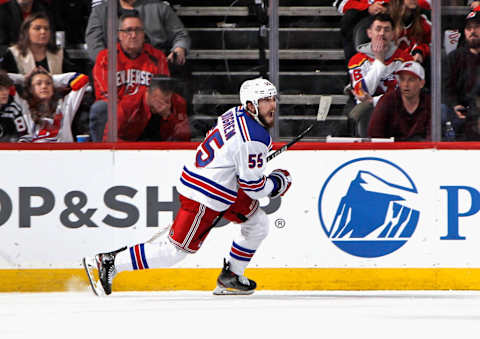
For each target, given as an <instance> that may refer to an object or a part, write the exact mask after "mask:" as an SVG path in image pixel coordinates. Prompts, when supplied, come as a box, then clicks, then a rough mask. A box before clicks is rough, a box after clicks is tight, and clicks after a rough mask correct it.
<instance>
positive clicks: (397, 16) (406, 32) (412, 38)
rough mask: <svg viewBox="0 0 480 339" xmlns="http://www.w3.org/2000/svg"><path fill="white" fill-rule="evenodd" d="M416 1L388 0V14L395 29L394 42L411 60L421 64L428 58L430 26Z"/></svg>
mask: <svg viewBox="0 0 480 339" xmlns="http://www.w3.org/2000/svg"><path fill="white" fill-rule="evenodd" d="M423 11H424V10H422V9H421V7H420V6H419V5H418V0H390V2H389V4H388V12H389V14H390V16H391V17H392V19H393V22H394V27H395V40H396V41H397V45H398V47H399V48H400V49H403V50H406V51H407V52H408V53H410V54H411V55H412V56H413V60H415V61H417V62H419V63H421V64H423V63H424V61H426V60H427V58H428V57H429V56H430V46H429V44H430V42H431V39H432V38H431V32H432V24H431V22H430V21H429V20H428V18H427V15H426V14H425V13H424V12H423Z"/></svg>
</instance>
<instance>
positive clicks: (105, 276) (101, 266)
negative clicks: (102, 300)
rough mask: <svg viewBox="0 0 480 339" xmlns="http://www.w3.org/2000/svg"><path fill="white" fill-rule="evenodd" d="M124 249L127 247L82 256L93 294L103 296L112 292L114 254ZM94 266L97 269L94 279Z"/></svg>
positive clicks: (115, 272) (114, 271)
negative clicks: (88, 256) (96, 276)
mask: <svg viewBox="0 0 480 339" xmlns="http://www.w3.org/2000/svg"><path fill="white" fill-rule="evenodd" d="M126 249H127V247H122V248H120V249H118V250H116V251H113V252H108V253H99V254H97V255H95V257H94V258H83V260H82V261H83V267H84V268H85V272H86V273H87V276H88V280H89V281H90V286H91V287H92V291H93V293H95V295H97V296H103V295H109V294H111V293H112V282H113V278H114V277H115V275H116V274H117V270H116V269H115V256H116V255H117V254H118V253H119V252H122V251H124V250H126ZM95 268H96V269H97V270H98V280H95V277H94V275H93V270H94V269H95Z"/></svg>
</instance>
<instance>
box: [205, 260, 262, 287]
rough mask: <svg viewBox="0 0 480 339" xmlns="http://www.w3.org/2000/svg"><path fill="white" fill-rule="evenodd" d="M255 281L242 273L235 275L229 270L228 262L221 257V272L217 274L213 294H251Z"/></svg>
mask: <svg viewBox="0 0 480 339" xmlns="http://www.w3.org/2000/svg"><path fill="white" fill-rule="evenodd" d="M256 287H257V283H256V282H255V281H253V280H250V279H248V278H246V277H245V276H243V275H241V276H240V275H236V274H235V273H233V272H232V271H231V270H230V264H229V263H228V262H227V261H226V260H225V259H223V269H222V273H220V275H219V276H218V279H217V287H216V288H215V290H214V291H213V294H215V295H248V294H253V292H254V291H255V288H256Z"/></svg>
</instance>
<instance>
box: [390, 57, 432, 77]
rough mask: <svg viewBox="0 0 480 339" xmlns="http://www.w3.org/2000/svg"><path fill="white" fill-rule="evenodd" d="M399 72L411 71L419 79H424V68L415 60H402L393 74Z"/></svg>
mask: <svg viewBox="0 0 480 339" xmlns="http://www.w3.org/2000/svg"><path fill="white" fill-rule="evenodd" d="M400 72H407V73H411V74H413V75H416V76H417V77H418V78H420V80H425V70H424V69H423V67H422V65H420V64H419V63H418V62H416V61H407V62H404V63H403V64H402V66H400V68H399V69H398V70H397V71H396V72H395V74H398V73H400Z"/></svg>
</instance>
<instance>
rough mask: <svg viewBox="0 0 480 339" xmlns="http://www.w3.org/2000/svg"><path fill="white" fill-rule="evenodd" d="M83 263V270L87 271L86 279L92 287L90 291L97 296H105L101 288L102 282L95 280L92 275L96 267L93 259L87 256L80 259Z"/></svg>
mask: <svg viewBox="0 0 480 339" xmlns="http://www.w3.org/2000/svg"><path fill="white" fill-rule="evenodd" d="M82 263H83V268H84V269H85V272H86V273H87V277H88V281H89V282H90V287H91V288H92V292H93V293H94V294H95V295H96V296H98V297H103V296H105V295H106V294H105V291H104V290H103V287H102V284H101V283H100V281H98V280H97V281H96V280H95V276H94V275H93V270H94V269H96V267H95V266H94V264H95V259H93V260H88V259H87V258H83V259H82Z"/></svg>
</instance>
